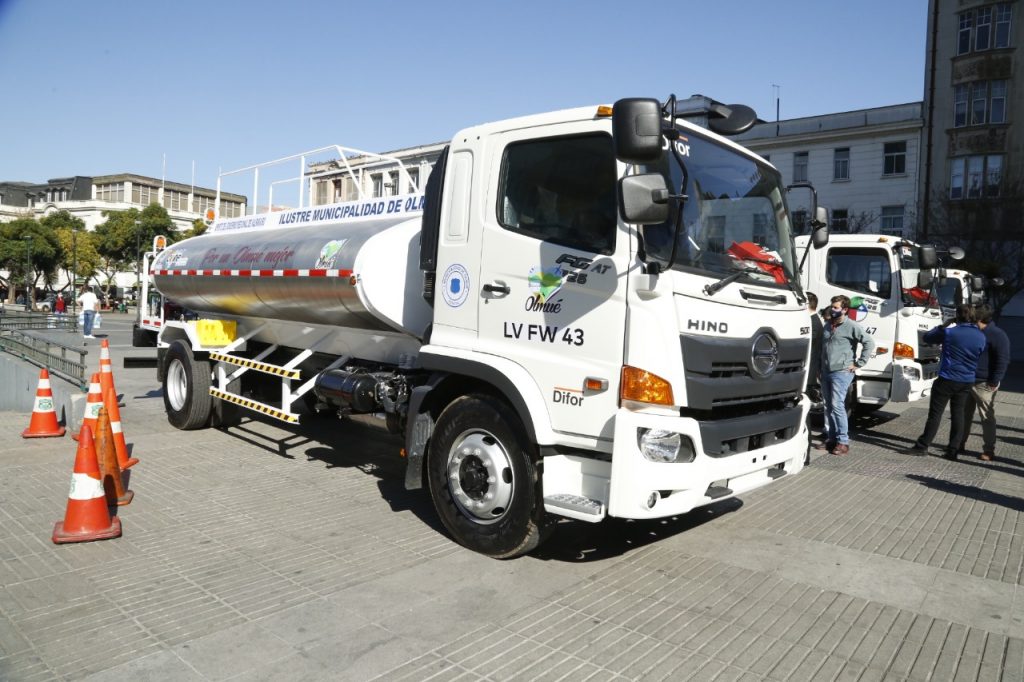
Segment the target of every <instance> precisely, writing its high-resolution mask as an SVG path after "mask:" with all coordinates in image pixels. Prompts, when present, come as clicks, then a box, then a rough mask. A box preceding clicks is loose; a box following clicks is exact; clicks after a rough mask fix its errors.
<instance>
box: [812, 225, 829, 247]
mask: <svg viewBox="0 0 1024 682" xmlns="http://www.w3.org/2000/svg"><path fill="white" fill-rule="evenodd" d="M811 244H812V245H813V246H814V248H816V249H820V248H821V247H823V246H825V245H826V244H828V225H823V226H822V227H819V228H818V229H816V230H815V231H814V232H812V233H811Z"/></svg>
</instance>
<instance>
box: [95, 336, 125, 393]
mask: <svg viewBox="0 0 1024 682" xmlns="http://www.w3.org/2000/svg"><path fill="white" fill-rule="evenodd" d="M108 388H109V389H110V390H112V391H113V392H114V395H115V396H116V395H117V389H116V388H115V387H114V366H113V364H112V363H111V362H110V343H108V342H107V340H106V339H103V342H102V343H101V344H100V390H101V391H103V395H104V400H106V394H107V389H108ZM118 407H124V403H121V402H119V403H118Z"/></svg>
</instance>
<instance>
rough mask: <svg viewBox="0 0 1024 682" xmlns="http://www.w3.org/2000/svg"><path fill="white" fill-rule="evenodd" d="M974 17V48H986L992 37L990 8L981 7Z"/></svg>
mask: <svg viewBox="0 0 1024 682" xmlns="http://www.w3.org/2000/svg"><path fill="white" fill-rule="evenodd" d="M975 19H976V21H975V24H976V26H975V29H974V49H975V50H979V51H980V50H987V49H988V48H989V46H990V45H991V39H992V8H991V7H982V8H981V9H979V10H978V14H977V16H976V17H975Z"/></svg>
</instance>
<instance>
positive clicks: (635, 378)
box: [619, 365, 675, 405]
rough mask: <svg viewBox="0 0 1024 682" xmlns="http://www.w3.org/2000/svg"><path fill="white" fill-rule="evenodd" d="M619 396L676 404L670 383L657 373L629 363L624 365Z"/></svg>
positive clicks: (661, 403)
mask: <svg viewBox="0 0 1024 682" xmlns="http://www.w3.org/2000/svg"><path fill="white" fill-rule="evenodd" d="M619 398H620V399H622V400H632V401H634V402H638V403H651V404H652V405H675V400H674V399H673V396H672V385H671V384H670V383H668V382H667V381H665V380H664V379H662V378H661V377H659V376H658V375H657V374H651V373H650V372H647V371H645V370H642V369H639V368H637V367H630V366H629V365H623V367H622V382H621V383H620V384H619Z"/></svg>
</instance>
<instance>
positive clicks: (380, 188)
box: [371, 174, 384, 197]
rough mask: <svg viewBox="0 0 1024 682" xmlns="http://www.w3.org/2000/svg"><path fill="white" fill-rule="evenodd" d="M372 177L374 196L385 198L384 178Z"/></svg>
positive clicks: (380, 176) (375, 175)
mask: <svg viewBox="0 0 1024 682" xmlns="http://www.w3.org/2000/svg"><path fill="white" fill-rule="evenodd" d="M371 177H372V178H373V196H374V197H382V196H384V176H383V175H380V174H374V175H372V176H371Z"/></svg>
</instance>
